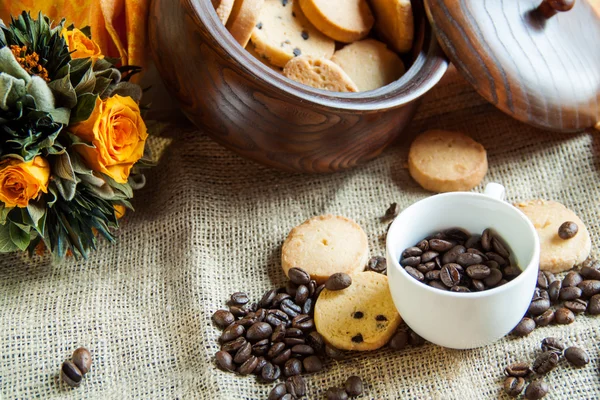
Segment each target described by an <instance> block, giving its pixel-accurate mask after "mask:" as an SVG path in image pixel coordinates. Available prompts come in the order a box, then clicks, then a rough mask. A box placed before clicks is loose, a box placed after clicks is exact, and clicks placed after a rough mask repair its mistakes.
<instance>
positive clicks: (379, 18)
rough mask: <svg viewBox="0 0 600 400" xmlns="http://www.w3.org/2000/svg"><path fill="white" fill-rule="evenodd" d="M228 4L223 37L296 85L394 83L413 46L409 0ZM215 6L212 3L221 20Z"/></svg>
mask: <svg viewBox="0 0 600 400" xmlns="http://www.w3.org/2000/svg"><path fill="white" fill-rule="evenodd" d="M231 1H232V2H234V3H235V4H234V5H233V10H234V11H233V12H232V15H234V18H231V17H229V20H228V21H226V27H227V29H228V30H229V32H230V33H231V34H233V35H234V37H236V38H241V40H238V42H239V43H240V44H241V45H242V46H244V47H245V48H246V50H248V51H249V52H250V53H251V54H252V55H253V56H254V57H257V58H259V59H260V61H261V62H263V63H265V64H266V65H267V66H270V67H272V69H273V70H275V71H277V72H280V73H281V74H283V75H284V76H286V77H287V78H289V79H292V80H294V81H296V82H299V83H302V84H304V85H307V86H311V87H314V88H317V89H321V90H327V91H333V92H364V91H370V90H376V89H379V88H381V87H384V86H386V85H389V84H391V83H393V82H395V81H397V80H398V79H400V78H401V77H402V75H404V73H405V71H406V70H407V65H406V64H405V62H407V61H408V60H407V57H405V55H406V54H407V53H408V52H409V51H410V50H411V49H412V46H413V42H414V20H413V19H414V18H413V11H412V5H411V2H410V0H231ZM222 3H223V2H218V1H213V4H215V8H216V11H217V13H220V14H219V16H220V18H221V20H223V18H222V14H223V11H222V9H223V4H222ZM238 3H240V4H238ZM242 3H244V4H242ZM250 5H251V6H250ZM236 10H239V11H237V12H236ZM246 38H249V40H246ZM299 58H300V59H299Z"/></svg>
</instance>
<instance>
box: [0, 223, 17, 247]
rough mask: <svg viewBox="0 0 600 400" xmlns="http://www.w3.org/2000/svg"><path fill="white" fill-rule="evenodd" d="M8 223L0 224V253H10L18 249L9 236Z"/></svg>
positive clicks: (9, 225)
mask: <svg viewBox="0 0 600 400" xmlns="http://www.w3.org/2000/svg"><path fill="white" fill-rule="evenodd" d="M11 226H12V225H11V224H10V223H8V224H5V225H0V253H10V252H13V251H17V250H19V248H18V247H17V246H16V245H15V244H14V243H13V241H12V240H11V238H10V227H11Z"/></svg>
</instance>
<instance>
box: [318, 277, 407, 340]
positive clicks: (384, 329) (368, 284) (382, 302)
mask: <svg viewBox="0 0 600 400" xmlns="http://www.w3.org/2000/svg"><path fill="white" fill-rule="evenodd" d="M314 320H315V326H316V328H317V331H318V332H319V333H320V334H321V336H323V338H324V339H325V340H326V341H327V343H329V344H331V345H332V346H334V347H337V348H338V349H342V350H375V349H378V348H380V347H382V346H384V345H385V344H386V343H387V342H388V341H389V340H390V338H391V337H392V335H393V334H394V333H395V332H396V329H398V326H399V325H400V322H401V321H402V319H401V318H400V315H399V314H398V311H397V310H396V307H395V306H394V302H393V301H392V295H391V294H390V289H389V286H388V278H387V276H385V275H383V274H378V273H377V272H372V271H367V272H359V273H357V274H354V275H352V285H350V286H349V287H348V288H346V289H344V290H340V291H330V290H327V289H323V291H322V292H321V294H320V295H319V298H318V299H317V302H316V304H315V316H314Z"/></svg>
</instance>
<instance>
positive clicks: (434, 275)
mask: <svg viewBox="0 0 600 400" xmlns="http://www.w3.org/2000/svg"><path fill="white" fill-rule="evenodd" d="M425 278H426V279H428V280H430V281H435V280H439V279H440V271H439V270H437V269H434V270H433V271H429V272H428V273H426V274H425Z"/></svg>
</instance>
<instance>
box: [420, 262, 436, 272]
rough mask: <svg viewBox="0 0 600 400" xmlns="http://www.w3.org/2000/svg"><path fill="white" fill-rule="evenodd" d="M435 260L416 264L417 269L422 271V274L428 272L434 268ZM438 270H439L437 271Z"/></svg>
mask: <svg viewBox="0 0 600 400" xmlns="http://www.w3.org/2000/svg"><path fill="white" fill-rule="evenodd" d="M435 267H436V265H435V262H434V261H429V262H427V263H425V264H419V265H417V270H418V271H419V272H420V273H422V274H427V273H428V272H431V271H433V270H435ZM438 272H439V271H438Z"/></svg>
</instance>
